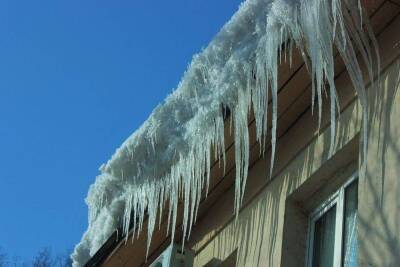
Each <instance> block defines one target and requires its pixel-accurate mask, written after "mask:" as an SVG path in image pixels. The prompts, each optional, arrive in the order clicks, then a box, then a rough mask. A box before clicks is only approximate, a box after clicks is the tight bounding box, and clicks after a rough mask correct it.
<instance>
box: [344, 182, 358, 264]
mask: <svg viewBox="0 0 400 267" xmlns="http://www.w3.org/2000/svg"><path fill="white" fill-rule="evenodd" d="M357 195H358V186H357V181H355V182H353V183H352V184H351V185H349V186H348V187H347V188H346V191H345V199H344V231H343V250H342V251H343V257H342V259H343V266H344V267H356V266H358V264H357V258H358V242H357V205H358V200H357V199H358V197H357Z"/></svg>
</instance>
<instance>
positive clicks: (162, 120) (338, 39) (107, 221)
mask: <svg viewBox="0 0 400 267" xmlns="http://www.w3.org/2000/svg"><path fill="white" fill-rule="evenodd" d="M362 14H363V9H362V7H361V5H360V2H359V1H358V0H331V1H327V0H248V1H246V2H244V3H242V4H241V6H240V7H239V10H238V11H237V12H236V13H235V14H234V15H233V17H232V18H231V20H230V21H229V22H228V23H227V24H226V25H225V26H224V27H223V28H222V29H221V31H220V32H219V33H218V34H217V35H216V37H215V38H214V39H213V40H212V41H211V43H210V44H209V45H208V47H207V48H205V49H204V50H203V51H202V52H201V53H199V54H197V55H195V56H194V57H193V60H192V62H191V64H190V65H189V67H188V69H187V71H186V72H185V74H184V76H183V78H182V80H181V82H180V83H179V85H178V87H177V89H176V90H175V91H174V92H173V93H172V94H171V95H169V96H168V97H167V99H166V100H165V102H164V103H162V104H160V105H159V106H158V107H156V108H155V110H154V111H153V112H152V114H151V116H150V117H149V118H148V120H147V121H146V122H144V124H143V125H142V126H141V127H140V128H139V129H138V130H137V131H136V132H134V133H133V134H132V135H131V136H130V137H129V138H128V139H127V140H126V141H125V142H124V143H123V144H122V146H121V147H120V148H119V149H118V150H117V151H116V152H115V154H114V155H113V156H112V158H111V159H110V160H109V161H108V162H107V163H106V164H104V165H103V166H102V167H101V168H100V171H101V174H100V175H99V176H98V177H97V179H96V181H95V183H94V184H93V185H92V186H91V187H90V189H89V193H88V196H87V199H86V202H87V205H88V207H89V227H88V229H87V231H86V232H85V234H84V235H83V237H82V240H81V242H80V243H79V244H78V245H77V246H76V248H75V251H74V253H73V255H72V258H73V261H74V266H82V265H84V264H85V262H86V261H87V260H88V259H89V258H90V257H91V256H92V255H94V254H95V252H96V251H97V250H98V249H99V248H100V247H101V246H102V244H103V243H104V242H105V241H106V240H107V239H108V238H109V237H110V235H111V234H112V232H113V231H115V230H116V229H117V228H118V227H119V226H121V225H123V234H125V235H126V236H128V235H127V234H128V232H129V231H131V233H130V237H136V236H137V235H138V233H139V232H141V231H142V228H143V225H144V219H145V218H148V221H147V225H148V227H147V235H148V244H147V245H148V246H149V245H150V242H151V237H152V233H153V231H154V229H155V227H156V221H157V216H160V215H161V214H162V213H163V209H167V210H168V228H169V233H170V234H171V235H172V240H173V239H174V233H175V228H176V223H177V212H178V200H179V199H180V200H182V203H183V224H182V225H183V229H182V231H183V239H185V238H186V237H188V235H189V233H190V231H191V227H192V225H193V224H194V223H195V221H196V214H197V210H198V208H199V202H200V198H201V194H202V191H203V192H204V190H206V188H208V184H209V179H210V177H209V172H208V170H209V169H210V165H211V159H212V156H215V157H217V158H221V159H222V161H223V162H224V161H225V154H224V153H225V147H224V145H225V143H224V114H223V113H224V112H223V108H222V107H228V108H229V110H230V111H231V114H232V115H231V116H232V131H233V133H234V137H235V143H234V146H235V163H236V182H235V192H236V194H235V195H236V196H235V200H234V201H235V212H236V214H237V213H238V211H239V208H240V205H241V202H242V198H243V194H244V188H245V185H246V178H247V171H248V163H249V133H248V123H249V121H248V118H249V112H250V110H251V109H252V110H253V112H254V115H255V121H256V133H257V141H258V142H260V143H261V144H262V146H261V147H262V150H264V149H265V147H266V142H271V152H272V153H271V155H272V156H271V166H273V163H274V155H275V143H276V128H277V101H278V93H277V91H278V88H277V87H278V82H277V81H278V65H279V64H280V60H282V58H285V57H286V56H287V57H288V60H291V53H292V49H294V47H296V48H297V49H299V50H300V52H301V54H302V56H303V59H304V61H305V62H306V64H307V68H308V70H309V73H310V76H311V78H312V81H313V82H312V92H313V99H312V100H311V99H310V100H311V102H312V103H314V98H315V99H316V102H317V107H316V108H317V111H318V115H319V118H320V117H321V116H320V115H321V112H322V108H321V107H322V100H323V97H322V95H323V94H324V92H328V94H329V97H330V100H331V101H330V108H331V133H332V136H334V135H335V121H336V116H337V113H338V101H337V95H336V89H335V84H334V53H335V52H334V47H336V49H337V51H338V53H339V55H340V56H341V58H342V59H343V61H344V63H345V65H346V68H347V71H348V73H349V75H350V77H351V81H352V83H353V85H354V88H355V90H356V91H357V94H358V96H359V98H360V101H361V104H362V107H363V109H364V117H363V121H364V130H363V132H364V144H365V143H366V142H365V139H366V124H367V121H368V120H367V118H366V116H367V112H366V108H367V98H366V92H365V86H364V80H363V75H362V72H361V69H360V64H361V63H360V62H359V61H358V60H357V58H356V51H357V52H358V53H359V54H360V55H361V60H362V61H363V63H364V64H365V65H366V66H368V70H369V73H368V74H369V78H370V79H371V81H372V80H373V76H374V75H375V73H376V68H375V67H376V66H379V61H376V59H377V58H378V57H376V56H377V53H376V51H377V50H376V47H375V44H374V37H373V34H372V31H371V29H370V27H369V24H368V21H367V18H365V17H363V15H362ZM375 53H376V54H375ZM325 87H329V88H330V89H329V90H325ZM269 102H270V104H271V107H272V109H271V110H272V119H271V122H267V114H266V111H267V110H268V104H269ZM267 123H270V124H271V125H272V127H271V140H265V137H266V134H267V130H268V127H269V126H268V125H267ZM332 140H333V138H332ZM363 147H364V153H365V151H366V145H364V146H363ZM333 148H334V142H333V141H332V142H331V146H330V151H331V152H332V151H333ZM261 152H263V151H261ZM212 153H215V155H214V154H212ZM266 171H270V170H266Z"/></svg>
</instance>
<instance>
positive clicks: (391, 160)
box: [198, 61, 400, 266]
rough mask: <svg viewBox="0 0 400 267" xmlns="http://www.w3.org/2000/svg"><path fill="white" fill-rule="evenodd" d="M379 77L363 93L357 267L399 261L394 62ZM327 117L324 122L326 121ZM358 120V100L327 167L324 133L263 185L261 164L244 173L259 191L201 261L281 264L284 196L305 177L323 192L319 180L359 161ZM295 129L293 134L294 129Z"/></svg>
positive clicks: (284, 148) (399, 110) (399, 78)
mask: <svg viewBox="0 0 400 267" xmlns="http://www.w3.org/2000/svg"><path fill="white" fill-rule="evenodd" d="M381 78H382V79H381V80H382V82H381V84H382V87H381V89H380V90H378V91H377V90H370V92H369V94H370V99H371V100H370V101H371V102H370V108H371V109H370V113H369V119H370V122H369V126H370V129H369V151H368V156H367V170H366V174H365V176H361V177H360V179H359V183H360V185H359V197H360V200H359V222H360V223H359V246H360V247H359V251H360V252H359V255H360V256H359V258H360V263H361V266H398V264H399V263H400V209H399V208H400V180H399V179H400V119H399V118H400V95H398V88H399V86H400V61H399V63H395V65H392V67H391V68H390V69H389V70H388V71H385V72H384V74H383V75H382V76H381ZM345 89H346V88H345ZM339 94H340V92H339ZM372 100H373V101H372ZM325 106H329V105H325ZM308 113H310V114H308ZM325 114H328V113H327V112H326V113H325ZM303 117H304V120H315V118H314V119H313V118H312V117H311V112H307V114H305V115H304V116H303ZM325 117H326V118H324V119H329V116H325ZM310 118H311V119H310ZM360 118H361V108H360V105H359V103H357V102H353V103H352V104H350V105H349V106H348V107H347V108H346V110H345V112H343V113H342V115H341V116H340V120H339V123H338V125H337V139H336V151H339V152H338V153H337V154H335V156H333V157H332V158H330V159H329V161H328V158H329V157H328V151H329V144H330V134H329V128H327V129H325V130H324V131H322V133H321V135H319V136H318V137H317V138H314V139H313V140H312V142H311V143H310V144H309V145H308V146H307V147H306V148H305V149H304V150H302V151H301V152H300V153H299V154H296V156H295V157H294V158H292V159H289V160H288V162H289V164H288V165H287V166H284V165H281V166H277V167H278V168H276V169H277V170H278V172H277V173H278V174H277V175H276V176H275V178H274V179H272V180H269V181H268V182H267V186H266V187H265V181H267V180H268V179H267V177H266V176H267V173H268V172H267V171H266V170H268V168H267V169H266V167H265V166H267V163H266V162H267V161H266V160H265V162H264V160H263V162H262V163H260V164H256V165H255V166H254V167H253V168H252V169H251V170H250V173H249V180H248V188H252V187H255V186H257V185H259V184H261V183H260V182H259V181H260V180H262V179H264V186H263V187H259V188H258V189H257V190H258V193H257V194H256V196H255V197H254V198H253V199H252V200H251V201H250V203H249V204H248V205H247V207H244V208H243V209H242V212H241V213H240V215H239V218H238V220H237V221H234V219H232V220H231V222H230V223H228V224H227V225H226V226H225V227H224V228H223V229H222V230H220V232H219V233H218V234H217V235H216V236H215V237H214V239H212V240H211V241H210V242H209V243H208V245H207V246H206V247H205V248H204V251H200V252H199V253H198V257H199V258H200V262H201V261H206V259H207V258H208V259H209V258H210V257H211V258H215V259H219V260H221V261H223V260H224V259H226V258H228V257H229V256H230V255H231V254H232V253H237V259H236V266H281V264H282V262H281V260H282V259H281V258H282V255H281V250H282V236H283V232H284V231H283V228H284V221H285V204H286V199H287V197H288V196H289V195H290V194H292V193H293V192H294V191H295V190H296V189H297V188H299V186H300V185H302V184H306V183H305V181H306V179H307V178H309V177H310V178H311V177H318V179H316V180H317V183H321V184H320V185H317V186H316V185H315V184H314V185H313V186H314V188H318V187H321V186H322V183H324V181H323V179H324V178H323V177H329V176H332V174H333V173H335V172H336V171H338V170H337V166H338V164H344V163H345V162H349V161H350V160H351V159H357V157H358V149H354V147H355V146H356V147H357V148H358V139H359V138H358V132H359V129H360V125H361V121H360ZM301 120H303V118H300V120H299V122H298V125H299V126H298V127H299V129H301V128H304V123H305V121H304V122H303V121H301ZM313 125H315V121H314V124H313ZM294 127H296V126H294ZM293 130H294V131H293V132H294V133H296V134H297V133H298V132H297V131H296V129H293ZM308 132H311V131H310V130H308ZM311 134H312V133H311ZM293 140H294V139H293V134H290V132H288V134H287V135H286V136H282V137H281V139H280V140H279V143H278V146H279V147H278V149H277V151H279V155H278V157H279V156H280V155H283V154H285V152H286V153H288V150H290V149H293V148H291V147H290V144H291V142H292V144H293V145H295V143H301V141H302V140H296V142H295V143H294V142H293ZM350 144H351V145H352V146H353V147H352V148H349V149H347V148H346V146H349V145H350ZM346 149H347V150H346ZM352 153H353V154H352ZM266 158H267V159H268V156H267V157H266ZM277 162H279V159H278V160H277ZM340 162H341V163H340ZM325 163H327V164H325ZM323 164H324V167H323V168H321V166H322V165H323ZM277 165H279V163H278V164H277ZM282 170H283V171H282ZM318 180H319V181H318ZM246 190H247V189H246ZM231 196H232V194H231ZM289 223H290V222H289ZM300 228H301V227H300ZM303 228H304V227H303ZM297 230H299V229H297ZM295 231H296V229H295ZM303 234H304V233H303ZM235 251H236V252H235ZM206 254H207V255H206ZM202 257H203V259H201V258H202ZM300 258H301V259H300ZM300 261H304V257H299V261H298V262H297V263H298V264H299V265H304V263H302V262H300ZM292 262H293V261H292ZM203 264H204V263H203ZM285 266H289V265H286V264H285Z"/></svg>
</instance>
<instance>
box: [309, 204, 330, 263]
mask: <svg viewBox="0 0 400 267" xmlns="http://www.w3.org/2000/svg"><path fill="white" fill-rule="evenodd" d="M335 222H336V205H335V206H333V207H332V208H330V209H329V210H328V211H327V212H326V213H325V214H324V215H322V216H321V217H320V218H319V219H318V220H317V221H316V222H315V228H314V244H313V260H312V262H313V264H312V266H313V267H319V266H321V267H331V266H332V267H333V260H334V253H333V252H334V247H335V228H336V227H335V224H336V223H335Z"/></svg>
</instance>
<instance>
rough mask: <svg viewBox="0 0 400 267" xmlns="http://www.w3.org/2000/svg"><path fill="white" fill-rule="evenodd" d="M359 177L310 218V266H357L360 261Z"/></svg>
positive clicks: (353, 178) (308, 252) (347, 184)
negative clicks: (358, 222) (358, 221)
mask: <svg viewBox="0 0 400 267" xmlns="http://www.w3.org/2000/svg"><path fill="white" fill-rule="evenodd" d="M357 195H358V185H357V179H356V175H354V176H353V177H352V178H351V179H350V180H349V181H348V182H347V183H345V184H344V185H343V186H342V187H341V188H340V189H339V190H338V191H337V192H336V193H334V194H333V195H332V196H331V197H330V198H329V199H328V200H326V201H325V202H324V203H323V204H322V205H321V206H320V207H319V208H317V210H315V211H314V212H313V213H312V214H311V216H310V219H309V231H308V251H307V259H306V262H307V265H306V266H307V267H320V266H322V267H331V266H332V267H333V266H343V267H354V266H357V261H358V259H357V258H358V243H357V204H358V203H357V202H358V199H357V198H358V197H357Z"/></svg>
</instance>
